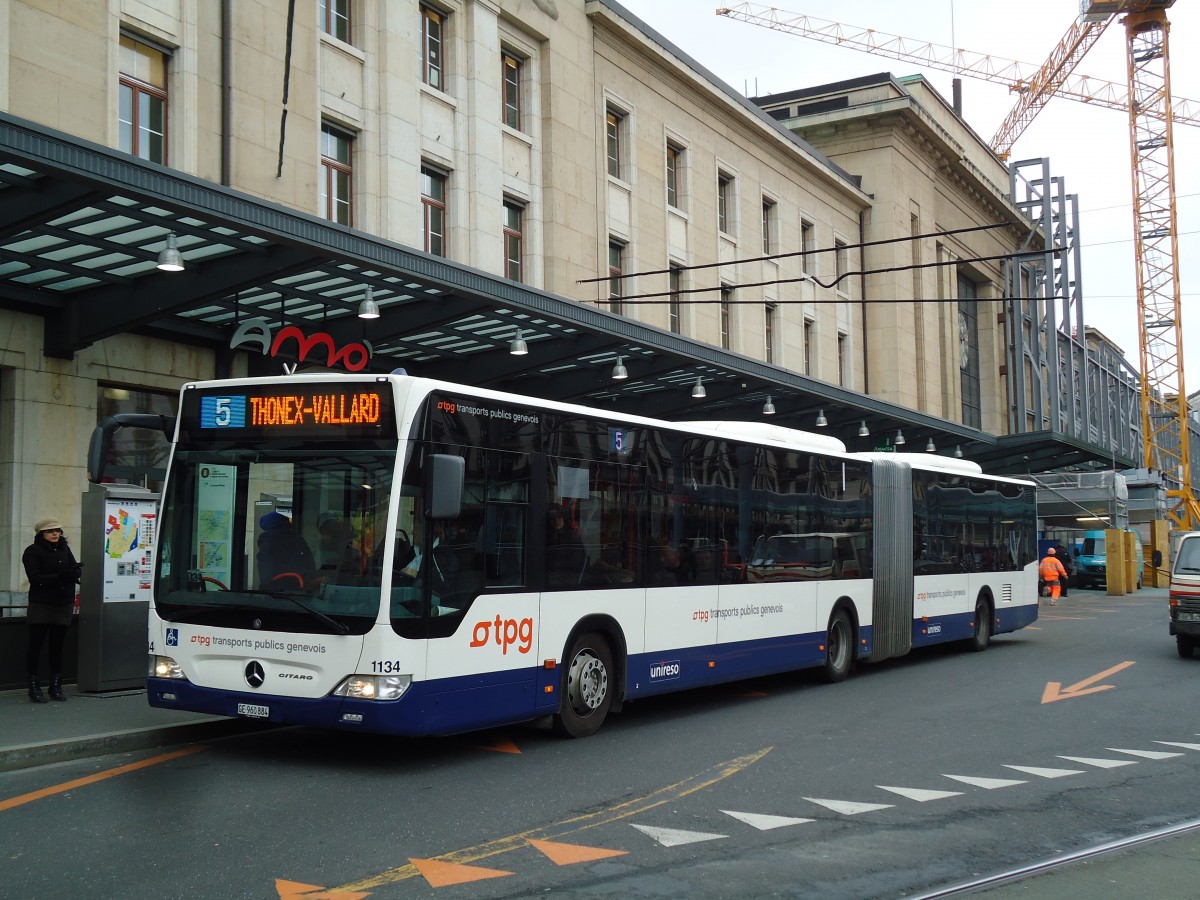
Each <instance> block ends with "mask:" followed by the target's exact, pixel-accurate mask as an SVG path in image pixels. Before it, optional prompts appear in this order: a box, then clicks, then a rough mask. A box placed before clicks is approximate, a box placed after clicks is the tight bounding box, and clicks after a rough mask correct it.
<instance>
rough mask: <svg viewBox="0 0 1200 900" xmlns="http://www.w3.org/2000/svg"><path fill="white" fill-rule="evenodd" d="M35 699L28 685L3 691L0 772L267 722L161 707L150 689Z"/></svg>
mask: <svg viewBox="0 0 1200 900" xmlns="http://www.w3.org/2000/svg"><path fill="white" fill-rule="evenodd" d="M63 689H64V691H65V693H66V695H67V697H68V699H67V702H65V703H61V702H54V701H51V702H49V703H30V702H29V695H28V694H27V692H26V691H24V690H17V691H0V772H5V771H9V770H12V769H22V768H27V767H30V766H40V765H45V764H46V763H52V762H62V761H64V760H69V759H80V758H82V757H87V756H99V755H102V754H105V753H122V752H126V751H129V750H144V749H146V748H149V747H163V746H166V745H168V744H179V743H184V742H187V741H197V740H205V739H208V738H213V737H224V736H227V735H232V734H240V733H242V732H245V731H249V730H252V729H254V728H256V727H258V728H261V727H262V726H261V725H257V723H255V724H251V723H247V722H244V721H240V720H238V719H228V718H224V717H221V716H206V715H201V714H199V713H188V712H178V711H175V710H170V709H156V708H154V707H151V706H150V705H149V704H148V703H147V702H146V692H145V690H133V691H113V692H109V693H103V694H81V693H79V692H78V690H77V689H76V687H75V685H73V684H68V685H64V686H63Z"/></svg>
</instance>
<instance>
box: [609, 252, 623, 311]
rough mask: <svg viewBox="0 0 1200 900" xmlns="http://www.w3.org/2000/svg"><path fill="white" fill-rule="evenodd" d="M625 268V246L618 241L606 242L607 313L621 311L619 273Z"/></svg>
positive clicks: (621, 288)
mask: <svg viewBox="0 0 1200 900" xmlns="http://www.w3.org/2000/svg"><path fill="white" fill-rule="evenodd" d="M624 267H625V245H624V244H622V243H621V242H620V241H609V242H608V309H609V312H615V313H619V312H620V311H621V294H622V292H623V285H622V282H621V273H622V271H623V270H624Z"/></svg>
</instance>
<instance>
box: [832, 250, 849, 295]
mask: <svg viewBox="0 0 1200 900" xmlns="http://www.w3.org/2000/svg"><path fill="white" fill-rule="evenodd" d="M833 255H834V265H835V266H837V269H836V275H837V281H836V282H835V290H836V291H837V292H838V293H839V294H849V293H850V283H849V279H845V280H843V276H845V275H846V273H848V272H849V271H850V248H849V247H847V246H846V242H845V241H839V240H835V241H834V242H833Z"/></svg>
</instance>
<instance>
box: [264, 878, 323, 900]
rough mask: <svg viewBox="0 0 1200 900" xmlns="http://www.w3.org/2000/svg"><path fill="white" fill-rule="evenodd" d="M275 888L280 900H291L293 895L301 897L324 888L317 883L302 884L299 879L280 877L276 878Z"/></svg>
mask: <svg viewBox="0 0 1200 900" xmlns="http://www.w3.org/2000/svg"><path fill="white" fill-rule="evenodd" d="M275 890H277V891H278V892H279V897H280V900H291V898H293V897H302V896H303V895H305V894H311V893H313V892H315V891H323V890H325V888H323V887H321V886H320V885H319V884H302V883H301V882H299V881H284V880H283V879H282V878H276V879H275Z"/></svg>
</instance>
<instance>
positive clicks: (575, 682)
mask: <svg viewBox="0 0 1200 900" xmlns="http://www.w3.org/2000/svg"><path fill="white" fill-rule="evenodd" d="M566 662H567V665H566V672H565V685H564V690H563V697H562V701H561V704H562V705H561V706H560V707H559V711H558V715H556V716H555V717H554V730H555V731H557V732H558V733H559V734H561V735H565V736H566V737H573V738H581V737H588V736H589V735H592V734H595V733H596V732H597V731H599V730H600V726H601V725H603V724H604V718H605V716H607V715H608V709H609V707H610V706H612V692H613V686H614V681H613V677H612V676H613V662H612V650H610V649H609V646H608V641H606V640H605V639H604V637H603V636H601V635H599V634H596V633H595V632H589V633H587V634H583V635H580V636H579V637H578V638H576V639H575V641H574V643H572V644H571V650H570V652H569V653H568V654H567V656H566Z"/></svg>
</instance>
